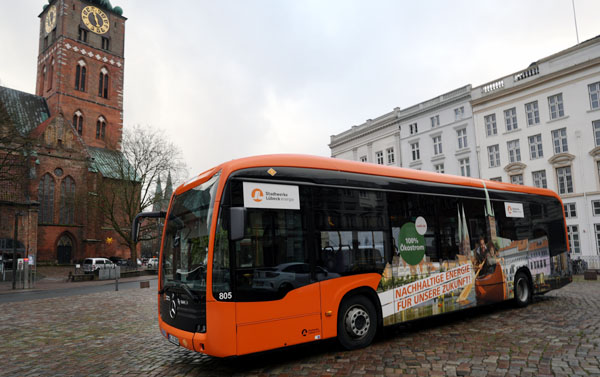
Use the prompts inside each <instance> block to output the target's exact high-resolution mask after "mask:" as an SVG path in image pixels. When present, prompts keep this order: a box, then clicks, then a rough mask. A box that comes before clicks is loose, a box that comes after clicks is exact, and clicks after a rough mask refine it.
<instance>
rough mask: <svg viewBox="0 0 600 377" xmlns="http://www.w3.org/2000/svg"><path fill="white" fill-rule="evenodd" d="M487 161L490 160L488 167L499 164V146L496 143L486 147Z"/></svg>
mask: <svg viewBox="0 0 600 377" xmlns="http://www.w3.org/2000/svg"><path fill="white" fill-rule="evenodd" d="M488 161H489V162H490V168H495V167H498V166H500V146H499V145H498V144H496V145H490V146H489V147H488Z"/></svg>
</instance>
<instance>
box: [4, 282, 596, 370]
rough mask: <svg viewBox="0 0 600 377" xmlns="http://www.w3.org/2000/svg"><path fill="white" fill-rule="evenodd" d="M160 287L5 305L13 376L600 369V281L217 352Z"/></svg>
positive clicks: (7, 352) (6, 352) (7, 353)
mask: <svg viewBox="0 0 600 377" xmlns="http://www.w3.org/2000/svg"><path fill="white" fill-rule="evenodd" d="M156 313H157V308H156V293H155V291H154V290H149V289H130V290H126V291H118V292H114V291H111V292H103V293H94V294H89V295H82V296H72V297H57V298H49V299H40V300H33V301H26V302H16V303H7V304H1V305H0V336H1V337H2V339H1V340H0V360H1V364H0V365H1V367H0V375H6V376H35V375H43V376H47V375H48V376H50V375H51V376H124V375H125V376H163V375H164V376H184V375H185V376H206V375H208V376H214V375H256V376H299V375H302V376H306V375H309V376H324V375H361V376H370V375H373V376H374V375H407V376H409V375H410V376H428V375H430V376H457V375H458V376H463V375H465V376H505V375H509V376H574V375H581V376H589V375H599V376H600V314H599V313H600V282H587V281H581V282H576V283H572V284H570V285H568V286H566V287H563V288H562V289H560V290H557V291H553V292H550V293H548V294H547V295H545V296H541V297H537V298H536V300H535V302H534V303H533V304H532V305H529V306H528V307H527V308H524V309H516V308H513V307H512V306H511V305H508V304H501V305H495V306H491V307H485V308H478V309H473V310H469V311H466V312H462V313H455V314H449V315H444V316H440V317H435V318H430V319H426V320H422V321H419V322H415V323H413V324H411V325H407V326H401V327H396V328H392V329H391V330H388V331H387V332H386V334H385V335H383V336H382V337H380V338H379V339H378V340H376V341H375V343H374V344H373V345H372V346H370V347H368V348H366V349H362V350H358V351H354V352H346V351H342V350H340V349H339V348H338V346H337V345H336V343H335V342H333V341H323V342H320V343H313V344H310V345H303V346H297V347H293V348H289V349H284V350H277V351H272V352H267V353H262V354H258V355H251V356H244V357H239V358H229V359H216V358H212V357H208V356H204V355H201V354H197V353H194V352H191V351H187V350H185V349H183V348H178V347H175V346H173V345H171V344H170V343H168V342H167V341H166V340H165V339H164V338H163V337H162V336H161V335H160V333H159V330H158V325H157V319H156V315H157V314H156Z"/></svg>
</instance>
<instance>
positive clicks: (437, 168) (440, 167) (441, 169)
mask: <svg viewBox="0 0 600 377" xmlns="http://www.w3.org/2000/svg"><path fill="white" fill-rule="evenodd" d="M433 167H434V169H435V172H436V173H441V174H444V164H443V163H442V164H437V165H434V166H433Z"/></svg>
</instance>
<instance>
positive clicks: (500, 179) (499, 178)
mask: <svg viewBox="0 0 600 377" xmlns="http://www.w3.org/2000/svg"><path fill="white" fill-rule="evenodd" d="M490 181H494V182H502V177H494V178H490Z"/></svg>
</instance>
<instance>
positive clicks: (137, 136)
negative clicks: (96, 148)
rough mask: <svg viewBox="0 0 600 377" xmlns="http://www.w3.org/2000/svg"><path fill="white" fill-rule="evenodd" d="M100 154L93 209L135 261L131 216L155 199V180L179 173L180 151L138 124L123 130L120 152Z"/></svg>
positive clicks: (181, 170)
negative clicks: (95, 209)
mask: <svg viewBox="0 0 600 377" xmlns="http://www.w3.org/2000/svg"><path fill="white" fill-rule="evenodd" d="M103 153H105V156H104V157H105V158H104V159H103V161H102V163H103V164H105V166H104V173H103V177H102V178H101V179H99V182H97V191H96V194H97V196H96V201H95V202H96V204H97V205H96V208H97V211H98V212H99V214H100V216H101V218H102V220H101V221H102V222H104V224H106V225H108V226H110V227H112V228H113V229H114V230H115V231H116V232H117V234H118V235H119V236H120V238H121V240H120V241H121V244H123V245H126V246H127V247H128V248H129V249H130V251H131V258H132V261H134V263H135V261H136V260H137V242H134V241H133V239H132V235H131V224H132V223H133V220H134V218H135V216H136V215H137V214H138V213H140V212H142V211H143V210H144V209H147V208H150V207H152V205H153V204H154V202H155V201H156V200H158V198H157V197H156V196H155V195H154V188H155V185H156V180H157V179H158V178H159V177H161V179H163V180H164V179H165V178H166V176H167V174H168V173H169V172H170V173H171V174H172V175H174V176H176V177H180V176H182V175H183V174H184V172H185V164H184V163H183V159H182V155H181V152H180V150H179V149H178V148H177V147H176V146H175V145H174V144H173V143H171V142H170V141H168V138H167V137H166V136H165V134H164V132H163V131H161V130H158V129H155V128H152V127H142V126H139V125H137V126H134V127H132V128H129V129H125V130H124V133H123V142H122V153H121V152H117V151H104V152H103ZM107 164H108V166H107ZM107 167H108V169H107ZM101 172H102V170H101Z"/></svg>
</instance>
